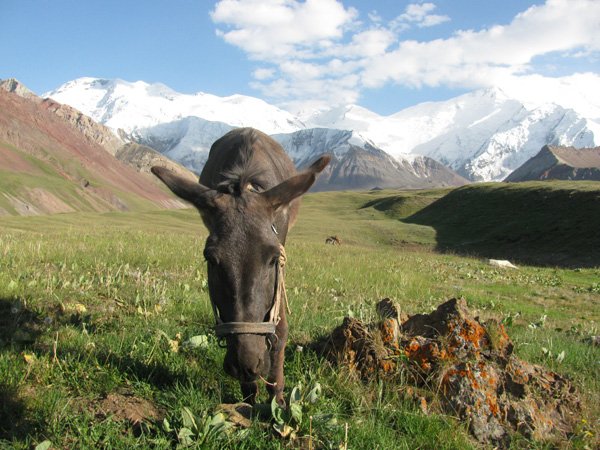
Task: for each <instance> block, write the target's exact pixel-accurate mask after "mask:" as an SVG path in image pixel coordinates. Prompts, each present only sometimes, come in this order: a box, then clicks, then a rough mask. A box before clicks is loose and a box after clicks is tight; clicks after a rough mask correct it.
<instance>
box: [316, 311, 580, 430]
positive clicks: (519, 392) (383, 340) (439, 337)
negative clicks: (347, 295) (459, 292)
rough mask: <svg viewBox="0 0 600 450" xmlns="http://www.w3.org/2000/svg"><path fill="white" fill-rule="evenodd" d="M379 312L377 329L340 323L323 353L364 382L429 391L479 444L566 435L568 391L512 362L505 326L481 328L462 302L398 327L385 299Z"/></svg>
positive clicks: (572, 406)
mask: <svg viewBox="0 0 600 450" xmlns="http://www.w3.org/2000/svg"><path fill="white" fill-rule="evenodd" d="M378 312H380V314H381V316H382V317H384V319H383V320H382V321H381V322H379V323H375V324H370V325H365V324H363V323H362V322H361V321H359V320H357V319H350V318H346V319H344V323H343V324H342V325H341V326H340V327H338V328H336V329H335V330H334V331H333V333H332V335H331V337H330V339H329V341H328V345H326V346H325V348H324V350H325V352H326V353H327V354H328V355H329V356H330V357H333V358H334V359H335V361H336V362H337V363H338V364H341V365H344V366H345V367H348V368H349V370H352V371H354V372H356V373H357V374H358V375H359V376H360V377H361V378H362V379H364V380H371V379H374V378H379V379H384V380H386V382H394V381H395V380H397V379H398V380H399V379H400V378H399V377H397V374H398V373H402V374H403V378H402V380H404V381H406V375H407V374H409V375H412V377H410V376H409V379H411V380H412V381H411V382H412V383H414V386H415V387H416V388H419V389H427V388H428V387H431V386H434V387H435V395H438V396H439V402H438V403H439V404H441V405H442V407H443V408H444V409H445V410H446V411H447V412H450V413H452V414H455V415H457V416H458V417H459V418H461V419H464V420H465V421H468V423H469V429H470V430H471V432H472V434H473V435H474V436H475V437H476V438H477V439H478V440H480V441H492V442H500V441H502V440H503V439H504V438H505V437H506V436H508V435H509V434H510V433H512V432H514V431H515V430H517V431H519V432H521V433H523V434H525V435H526V436H528V437H532V438H535V439H538V438H539V439H548V438H551V437H557V436H560V437H565V436H566V435H567V434H568V433H569V432H571V431H572V425H573V423H574V420H575V419H574V417H576V415H575V412H576V411H577V410H578V408H579V401H578V399H577V395H576V392H575V390H574V388H573V386H572V385H571V384H570V383H569V382H568V381H567V380H566V379H565V378H563V377H561V376H560V375H558V374H556V373H554V372H550V371H548V370H545V369H544V368H542V367H540V366H534V365H531V364H528V363H525V362H523V361H520V360H519V359H517V358H516V357H515V356H514V355H513V354H512V351H513V345H512V342H511V340H510V338H509V337H508V335H507V334H506V330H505V329H504V326H503V325H502V324H500V323H499V322H497V321H494V320H490V321H488V322H486V323H484V324H482V323H480V322H479V320H478V318H476V317H475V318H474V317H472V316H471V314H470V312H469V310H468V308H467V305H466V302H465V300H464V299H451V300H449V301H447V302H445V303H443V304H442V305H440V306H439V307H438V308H437V309H436V310H435V311H433V312H432V313H431V314H417V315H414V316H410V317H408V318H407V319H405V318H404V317H403V318H402V320H399V319H398V316H399V312H400V308H399V306H398V305H397V303H396V302H394V301H392V300H390V299H385V300H384V301H383V302H382V303H381V304H380V305H378ZM406 359H408V360H409V361H410V363H409V364H406V363H403V362H402V361H406ZM404 389H405V390H406V392H407V393H408V392H409V390H411V388H410V387H409V386H406V387H405V388H404ZM407 395H408V394H407ZM432 395H433V394H432Z"/></svg>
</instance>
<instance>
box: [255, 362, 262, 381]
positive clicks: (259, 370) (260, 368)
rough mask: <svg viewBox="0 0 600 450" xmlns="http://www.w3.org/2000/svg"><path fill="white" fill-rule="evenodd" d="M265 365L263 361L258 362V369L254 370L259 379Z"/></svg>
mask: <svg viewBox="0 0 600 450" xmlns="http://www.w3.org/2000/svg"><path fill="white" fill-rule="evenodd" d="M263 366H264V363H263V360H262V359H259V360H258V364H257V365H256V368H255V369H254V373H255V375H256V376H257V377H258V376H259V375H260V373H261V372H262V369H263Z"/></svg>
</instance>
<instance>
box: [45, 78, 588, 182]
mask: <svg viewBox="0 0 600 450" xmlns="http://www.w3.org/2000/svg"><path fill="white" fill-rule="evenodd" d="M45 95H46V96H50V97H52V98H54V99H56V100H58V101H60V102H62V103H67V104H70V105H72V106H74V107H75V108H77V109H79V110H81V111H83V112H84V113H85V114H88V115H90V116H91V117H92V118H93V119H94V120H96V121H98V122H99V123H102V124H104V125H106V126H108V127H110V128H111V129H112V130H113V131H114V132H116V133H121V136H122V137H124V138H126V139H131V140H133V141H135V142H138V143H141V144H145V145H150V146H152V147H154V148H156V149H157V150H159V151H160V152H161V153H164V154H166V155H167V156H169V157H171V158H173V159H175V160H177V161H179V162H181V163H182V164H184V165H186V167H188V168H189V169H190V170H193V171H196V172H198V171H199V168H200V167H201V166H202V165H203V164H204V160H205V158H206V152H207V151H208V148H209V147H210V144H211V143H212V142H213V141H214V139H213V137H215V136H216V137H218V136H220V135H222V134H223V133H224V131H227V129H230V128H233V127H237V126H253V127H255V128H258V129H261V130H263V131H265V132H267V133H269V134H276V135H277V137H278V139H281V140H282V141H286V140H288V141H289V139H284V138H283V136H282V135H283V134H290V133H296V132H299V131H306V130H311V129H322V128H327V129H330V130H332V132H344V131H349V132H352V133H353V138H354V139H355V140H354V142H352V144H353V145H358V146H359V147H360V148H362V149H363V150H365V151H367V152H368V150H367V147H368V146H370V147H373V148H378V149H380V150H382V151H384V152H385V153H387V154H388V155H390V156H391V157H392V158H394V159H396V160H398V163H399V164H401V165H406V163H407V162H408V163H409V164H410V163H412V161H413V160H414V156H415V155H421V156H426V157H429V158H433V159H434V160H436V161H438V162H440V163H442V164H444V165H447V166H448V167H450V168H451V169H453V170H454V171H456V172H458V173H459V174H460V175H462V176H463V177H465V178H468V179H469V180H471V181H490V180H501V179H504V178H505V177H506V176H507V175H508V174H510V173H511V172H512V171H513V170H515V169H516V168H517V167H519V166H520V165H521V164H523V163H524V162H525V161H527V160H528V159H529V158H531V157H532V156H534V155H535V154H536V153H537V152H538V151H539V149H540V148H541V147H543V146H544V145H547V144H548V145H561V146H575V147H578V148H581V147H594V146H597V145H599V144H600V142H598V140H599V139H600V122H599V121H598V120H599V119H598V117H588V116H586V114H587V115H589V114H588V113H589V112H590V111H592V112H593V111H597V110H600V106H598V107H597V108H595V109H594V107H593V105H592V107H589V108H585V109H582V111H585V114H584V113H578V112H577V111H576V110H574V109H572V108H569V107H566V106H561V105H560V104H557V103H552V101H551V98H550V96H549V94H548V95H545V96H544V97H543V98H546V99H547V100H545V102H532V101H530V100H528V101H525V100H520V99H518V98H514V97H513V96H510V95H508V94H507V93H505V92H503V91H502V90H500V89H497V88H490V89H485V90H480V91H476V92H473V93H470V94H465V95H462V96H459V97H456V98H454V99H451V100H448V101H445V102H427V103H423V104H420V105H416V106H414V107H411V108H407V109H405V110H402V111H400V112H398V113H396V114H393V115H390V116H380V115H378V114H375V113H373V112H372V111H369V110H367V109H365V108H361V107H359V106H356V105H349V106H345V107H341V108H336V109H332V110H329V111H311V112H309V113H303V114H302V115H299V116H298V117H294V116H292V115H291V114H290V113H288V112H286V111H282V110H280V109H278V108H276V107H274V106H270V105H268V104H266V103H265V102H262V101H260V100H257V99H252V98H251V97H243V96H233V97H227V98H218V97H215V96H212V95H208V94H204V93H198V94H195V95H184V94H179V93H177V92H175V91H172V90H171V89H169V88H167V87H166V86H164V85H162V84H160V83H155V84H147V83H143V82H141V81H140V82H136V83H128V82H125V81H122V80H101V79H94V78H81V79H78V80H74V81H71V82H69V83H66V84H65V85H63V86H61V87H60V88H59V89H57V90H55V91H53V92H49V93H47V94H45ZM569 106H572V105H569ZM119 130H121V131H119ZM209 137H210V138H209ZM357 139H360V140H362V142H361V143H359V144H357V142H356V140H357ZM156 144H160V148H158V147H157V146H156ZM284 147H285V145H284ZM286 150H288V151H291V150H292V149H287V148H286ZM306 151H307V152H308V153H310V154H311V155H315V154H316V153H315V150H314V149H306ZM296 159H306V156H305V155H304V156H301V155H297V156H296ZM434 182H435V180H434Z"/></svg>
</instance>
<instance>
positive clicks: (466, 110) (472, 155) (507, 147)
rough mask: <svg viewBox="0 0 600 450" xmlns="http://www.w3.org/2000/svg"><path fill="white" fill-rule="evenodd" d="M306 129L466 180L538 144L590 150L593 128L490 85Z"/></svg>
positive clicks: (498, 169) (343, 113)
mask: <svg viewBox="0 0 600 450" xmlns="http://www.w3.org/2000/svg"><path fill="white" fill-rule="evenodd" d="M303 121H304V122H305V123H306V124H307V126H322V127H330V128H340V129H352V130H354V131H355V132H358V133H360V134H361V135H362V136H365V137H367V138H368V139H369V140H370V141H371V142H372V143H373V144H374V145H375V146H377V147H379V148H382V149H384V150H385V151H386V152H387V153H389V154H391V155H392V156H395V157H399V156H402V155H405V154H406V153H413V154H420V155H425V156H429V157H430V158H433V159H435V160H436V161H439V162H441V163H442V164H445V165H447V166H448V167H450V168H451V169H453V170H455V171H456V172H457V173H459V174H460V175H462V176H464V177H466V178H469V179H470V180H472V181H491V180H502V179H504V178H505V177H506V176H507V175H508V174H509V173H510V172H512V171H513V170H515V169H516V168H518V167H519V166H520V165H521V164H523V163H524V162H525V161H527V160H528V159H529V158H531V157H533V156H534V155H535V154H537V152H538V151H539V150H540V148H542V147H543V146H544V145H563V146H574V147H594V146H596V145H598V144H599V143H600V123H598V122H595V121H593V120H590V119H586V118H584V117H582V116H581V115H579V114H577V113H576V112H575V111H573V110H572V109H565V108H562V107H561V106H558V105H556V104H552V103H543V104H533V103H530V102H524V101H520V100H517V99H514V98H510V97H509V96H508V95H506V94H505V93H504V92H503V91H502V90H501V89H498V88H489V89H483V90H480V91H476V92H473V93H469V94H465V95H461V96H459V97H456V98H454V99H451V100H448V101H444V102H427V103H422V104H419V105H416V106H413V107H410V108H406V109H404V110H402V111H400V112H398V113H396V114H393V115H391V116H387V117H383V116H378V115H377V114H375V113H373V112H371V111H369V110H366V109H364V108H361V107H359V106H355V105H352V106H347V107H343V108H338V109H336V110H331V111H326V112H324V113H320V114H313V115H312V116H307V117H303Z"/></svg>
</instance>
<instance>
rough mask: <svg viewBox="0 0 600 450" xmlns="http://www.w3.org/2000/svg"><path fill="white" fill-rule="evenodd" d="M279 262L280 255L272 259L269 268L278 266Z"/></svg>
mask: <svg viewBox="0 0 600 450" xmlns="http://www.w3.org/2000/svg"><path fill="white" fill-rule="evenodd" d="M277 261H279V255H278V256H273V258H271V261H269V267H273V266H274V265H275V264H277Z"/></svg>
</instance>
